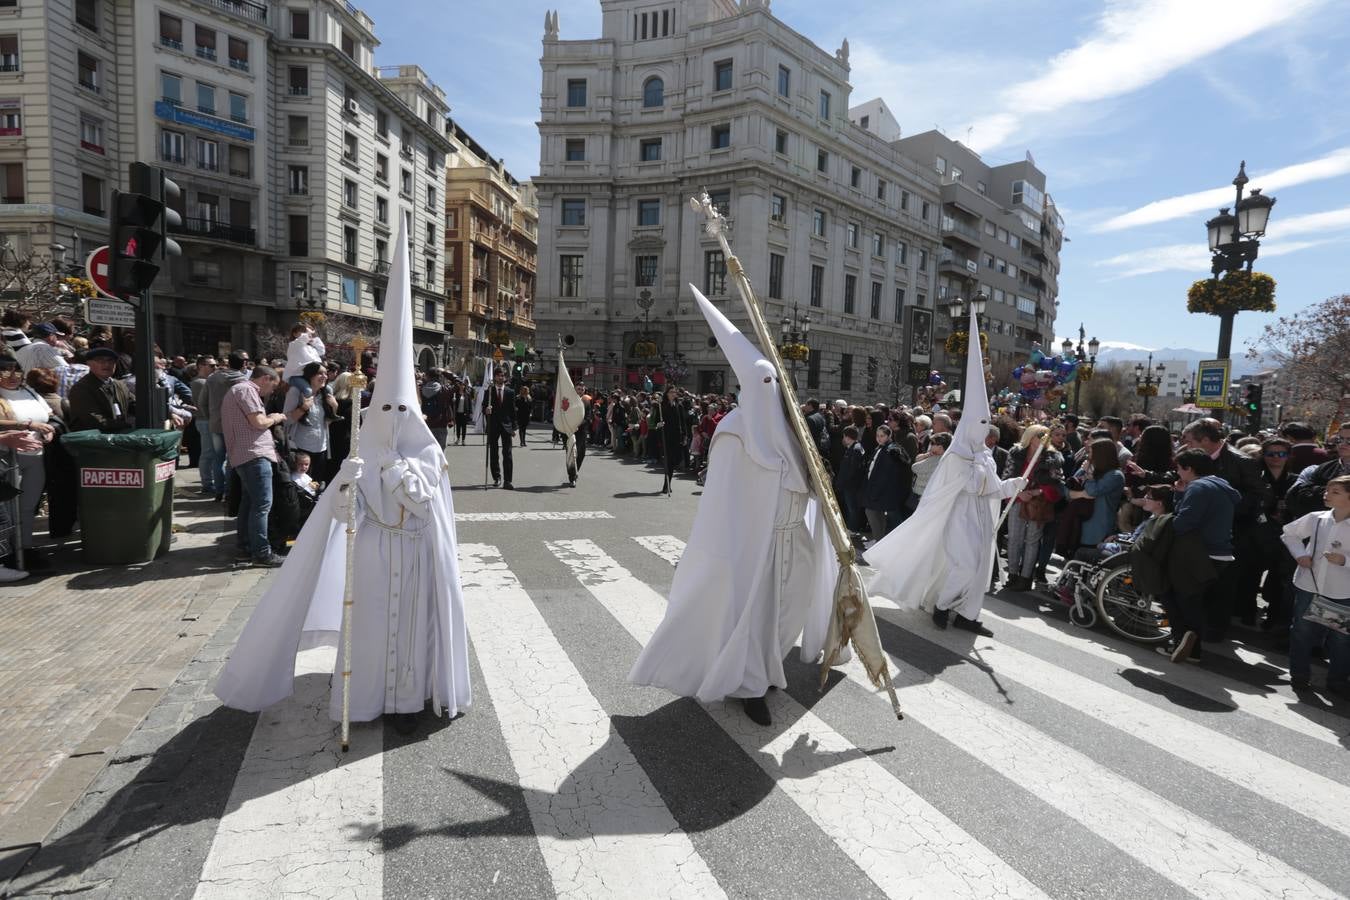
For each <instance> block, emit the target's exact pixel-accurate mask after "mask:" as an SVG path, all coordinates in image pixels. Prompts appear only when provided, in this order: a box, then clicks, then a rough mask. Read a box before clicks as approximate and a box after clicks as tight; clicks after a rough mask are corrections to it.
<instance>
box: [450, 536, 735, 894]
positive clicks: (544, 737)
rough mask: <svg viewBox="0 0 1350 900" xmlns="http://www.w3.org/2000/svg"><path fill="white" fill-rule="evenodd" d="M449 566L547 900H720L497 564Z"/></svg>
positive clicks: (490, 555) (466, 553) (492, 551)
mask: <svg viewBox="0 0 1350 900" xmlns="http://www.w3.org/2000/svg"><path fill="white" fill-rule="evenodd" d="M459 555H460V578H461V582H462V584H463V586H464V601H465V609H466V610H467V612H468V618H469V635H470V638H471V639H472V641H473V644H474V648H475V650H476V652H477V657H478V662H479V665H480V666H481V667H482V670H483V678H484V680H485V681H486V682H487V688H488V693H489V695H490V696H491V698H492V706H493V709H494V710H495V711H496V713H497V718H498V721H499V723H500V725H501V729H502V736H503V738H504V739H505V741H506V747H507V750H508V751H509V752H510V754H511V761H512V763H514V765H515V768H516V772H517V773H518V775H519V778H520V786H521V788H522V790H523V791H524V794H525V802H526V807H527V808H528V809H529V812H530V819H531V821H532V822H533V823H534V828H535V833H536V837H537V839H538V841H539V847H540V850H541V852H542V854H543V857H544V862H545V864H546V865H547V866H548V869H549V873H550V875H551V876H552V877H553V885H554V888H555V890H556V891H557V893H558V896H559V897H577V898H589V897H599V896H611V897H637V896H652V897H656V896H660V897H691V898H701V897H721V896H724V893H723V891H722V889H721V887H720V886H719V885H718V883H717V880H716V878H714V877H713V874H712V872H711V871H710V870H709V869H708V866H707V863H706V862H704V860H703V858H702V857H701V856H699V854H698V852H697V851H696V850H695V849H694V845H693V843H692V842H691V841H690V840H689V836H688V835H687V834H685V833H684V832H683V831H682V830H681V829H680V827H679V823H678V822H676V821H675V817H674V816H673V815H672V814H671V812H670V810H669V809H667V808H666V805H665V803H664V802H662V800H661V795H660V793H659V792H658V791H657V790H656V788H655V787H654V786H653V785H652V783H651V781H650V779H648V777H647V774H646V773H645V772H644V771H643V770H642V767H641V766H640V765H639V764H638V762H637V760H636V759H635V758H634V757H633V754H632V752H631V751H630V750H629V749H628V745H627V744H626V743H624V741H623V739H622V738H620V737H619V736H618V735H617V734H615V733H612V730H611V727H610V722H609V717H608V716H607V715H606V714H605V710H604V708H603V707H602V706H601V705H600V703H599V701H597V700H596V699H595V697H594V696H593V695H592V694H591V692H590V690H589V689H588V688H587V687H586V682H585V680H584V679H583V678H582V676H581V673H580V672H578V671H577V669H576V667H575V666H574V665H573V664H572V661H571V660H570V659H569V658H568V656H567V652H566V651H565V650H564V649H563V647H562V645H561V644H559V643H558V640H557V638H556V637H555V636H554V635H553V632H552V630H551V629H550V628H549V626H548V623H547V622H545V621H544V617H543V616H542V615H540V614H539V610H538V609H536V608H535V605H534V603H533V601H531V600H530V597H529V595H528V594H527V593H526V592H525V589H524V588H523V587H521V585H520V582H519V581H518V580H517V579H516V577H515V575H513V574H512V573H511V571H510V570H509V569H508V568H507V566H506V563H505V562H504V561H503V559H502V556H501V553H500V552H499V551H498V550H497V548H496V547H492V546H489V545H486V544H460V545H459Z"/></svg>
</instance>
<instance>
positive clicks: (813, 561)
mask: <svg viewBox="0 0 1350 900" xmlns="http://www.w3.org/2000/svg"><path fill="white" fill-rule="evenodd" d="M739 413H740V410H735V411H733V412H731V413H730V414H728V415H727V417H726V418H725V419H723V420H722V421H721V423H720V424H719V425H718V427H717V431H716V433H715V434H714V435H713V440H712V445H711V448H710V451H709V461H708V478H707V482H706V484H705V486H704V490H703V497H702V500H701V501H700V503H699V508H698V513H697V514H696V515H695V518H694V526H693V531H692V533H691V535H690V538H689V543H688V545H687V546H686V547H685V551H684V554H683V556H682V557H681V559H680V563H679V565H678V567H677V568H676V570H675V580H674V582H673V583H672V585H671V589H670V600H669V605H668V607H667V609H666V615H665V618H664V619H663V620H662V621H661V624H660V625H659V626H658V627H657V629H656V632H655V633H654V634H653V635H652V639H651V640H650V641H649V642H648V643H647V646H646V647H645V648H644V649H643V651H642V653H641V655H640V656H639V657H638V660H637V662H636V663H635V664H634V665H633V669H632V671H631V672H630V673H629V676H628V680H629V681H631V682H633V683H635V684H646V685H652V686H654V687H661V688H665V689H666V690H668V691H671V692H672V693H675V694H678V695H680V696H682V697H696V698H698V699H699V700H702V701H705V702H712V701H716V700H721V699H723V698H725V697H761V696H763V695H764V694H765V692H766V691H768V689H769V687H770V686H771V685H772V686H775V687H779V688H785V687H787V677H786V675H785V674H784V671H783V657H784V656H785V655H786V654H787V652H788V651H789V650H790V649H791V648H792V645H793V643H795V641H796V640H797V636H798V635H800V634H802V632H803V629H804V628H805V629H806V630H807V635H806V637H805V638H804V640H803V651H802V655H803V658H806V659H807V660H808V661H814V660H815V658H816V657H817V656H819V653H820V646H821V643H822V642H823V638H824V633H823V627H824V623H825V622H826V621H827V619H828V614H829V605H830V604H831V603H832V601H833V586H834V577H835V574H836V573H837V571H838V569H837V564H836V563H834V558H833V554H831V553H829V552H828V544H827V537H826V535H825V530H824V528H823V527H822V525H821V523H820V522H818V521H816V519H818V518H819V516H820V515H821V513H820V510H819V509H818V507H817V505H816V504H815V503H814V501H813V500H812V498H811V495H810V494H809V493H808V491H807V488H806V482H805V481H804V479H803V478H802V475H801V473H800V463H799V462H797V461H795V460H778V462H779V465H778V466H777V467H774V466H773V465H766V464H765V463H766V462H772V461H773V460H766V459H762V458H761V460H759V461H757V460H756V458H755V457H754V456H753V455H752V454H751V453H749V452H747V449H746V445H747V436H746V435H745V434H744V433H743V432H742V428H743V427H744V425H745V423H744V422H743V421H742V418H741V417H740V415H739ZM814 632H819V633H818V634H816V633H814Z"/></svg>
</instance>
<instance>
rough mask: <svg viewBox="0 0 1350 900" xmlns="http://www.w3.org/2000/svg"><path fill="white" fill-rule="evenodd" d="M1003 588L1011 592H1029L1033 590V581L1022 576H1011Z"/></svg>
mask: <svg viewBox="0 0 1350 900" xmlns="http://www.w3.org/2000/svg"><path fill="white" fill-rule="evenodd" d="M1003 587H1004V589H1005V590H1009V591H1029V590H1031V579H1030V578H1024V577H1022V576H1021V575H1011V576H1009V577H1008V581H1007V583H1005V584H1004V585H1003Z"/></svg>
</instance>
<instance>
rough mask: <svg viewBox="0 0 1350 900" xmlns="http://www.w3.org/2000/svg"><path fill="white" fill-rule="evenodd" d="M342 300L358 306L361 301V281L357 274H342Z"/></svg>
mask: <svg viewBox="0 0 1350 900" xmlns="http://www.w3.org/2000/svg"><path fill="white" fill-rule="evenodd" d="M342 302H343V303H350V304H351V305H352V306H357V305H359V304H360V302H361V283H360V282H359V281H357V280H356V276H355V275H343V276H342Z"/></svg>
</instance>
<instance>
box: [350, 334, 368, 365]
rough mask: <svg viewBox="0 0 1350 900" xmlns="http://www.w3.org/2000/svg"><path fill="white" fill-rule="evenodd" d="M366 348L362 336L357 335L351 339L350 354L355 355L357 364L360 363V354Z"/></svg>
mask: <svg viewBox="0 0 1350 900" xmlns="http://www.w3.org/2000/svg"><path fill="white" fill-rule="evenodd" d="M367 346H368V344H367V343H366V339H365V338H364V337H363V336H361V335H359V334H358V335H357V336H356V337H354V338H352V353H354V354H356V361H357V362H358V363H359V362H360V361H361V354H362V353H365V352H366V347H367Z"/></svg>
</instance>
